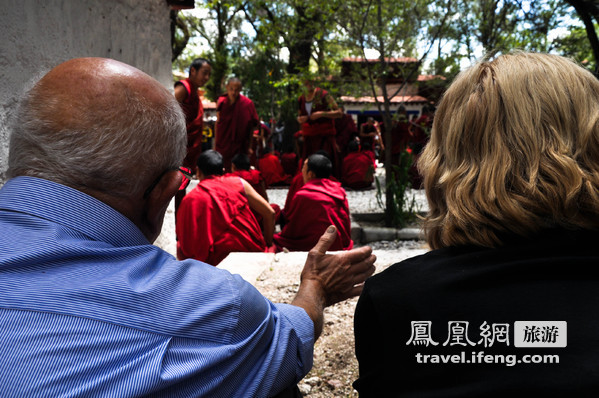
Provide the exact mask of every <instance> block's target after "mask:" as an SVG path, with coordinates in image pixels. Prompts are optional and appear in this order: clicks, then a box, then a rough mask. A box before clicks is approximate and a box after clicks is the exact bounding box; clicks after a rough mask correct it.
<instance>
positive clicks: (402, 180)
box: [375, 151, 416, 228]
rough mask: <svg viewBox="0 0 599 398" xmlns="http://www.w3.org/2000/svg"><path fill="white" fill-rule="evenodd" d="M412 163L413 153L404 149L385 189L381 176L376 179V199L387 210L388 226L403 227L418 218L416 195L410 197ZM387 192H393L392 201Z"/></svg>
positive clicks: (393, 166) (393, 167)
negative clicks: (388, 198) (389, 199)
mask: <svg viewBox="0 0 599 398" xmlns="http://www.w3.org/2000/svg"><path fill="white" fill-rule="evenodd" d="M411 165H412V154H411V153H410V152H409V151H404V152H402V153H401V155H400V157H399V164H398V165H396V164H394V165H392V166H391V167H392V169H393V171H392V172H391V178H390V179H388V180H387V181H386V182H385V188H384V189H383V187H382V185H381V182H380V181H379V178H378V177H377V178H376V179H375V184H376V200H377V203H378V205H379V206H380V207H381V208H382V209H384V210H385V214H386V221H387V224H388V226H397V227H400V228H403V227H405V226H407V225H408V224H410V223H412V222H414V221H415V220H416V198H415V197H414V195H412V197H411V198H408V191H409V189H410V188H411V187H412V184H411V183H410V177H409V171H410V167H411ZM385 192H390V193H391V203H389V202H387V195H385ZM386 202H387V203H386Z"/></svg>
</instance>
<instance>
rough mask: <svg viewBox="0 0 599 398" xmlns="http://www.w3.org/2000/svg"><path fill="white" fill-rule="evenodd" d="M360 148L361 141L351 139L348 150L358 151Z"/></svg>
mask: <svg viewBox="0 0 599 398" xmlns="http://www.w3.org/2000/svg"><path fill="white" fill-rule="evenodd" d="M359 150H360V142H359V141H356V140H351V141H350V142H349V143H348V144H347V151H348V152H358V151H359Z"/></svg>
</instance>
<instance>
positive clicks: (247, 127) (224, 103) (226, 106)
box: [214, 77, 259, 172]
mask: <svg viewBox="0 0 599 398" xmlns="http://www.w3.org/2000/svg"><path fill="white" fill-rule="evenodd" d="M226 87H227V93H226V94H224V95H221V96H220V97H219V98H218V101H217V103H216V125H215V132H214V137H215V143H214V149H215V150H216V151H217V152H219V153H220V154H222V156H223V162H224V165H225V170H226V171H227V172H230V171H231V159H232V158H233V156H235V155H236V154H238V153H247V154H250V144H251V142H252V139H253V134H254V133H253V132H254V129H255V128H256V126H258V123H259V118H258V113H256V108H255V107H254V103H253V102H252V100H251V99H249V98H248V97H246V96H244V95H242V94H241V88H242V84H241V80H239V78H237V77H232V78H230V79H229V80H228V81H227V86H226Z"/></svg>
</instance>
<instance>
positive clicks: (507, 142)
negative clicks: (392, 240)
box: [354, 53, 599, 397]
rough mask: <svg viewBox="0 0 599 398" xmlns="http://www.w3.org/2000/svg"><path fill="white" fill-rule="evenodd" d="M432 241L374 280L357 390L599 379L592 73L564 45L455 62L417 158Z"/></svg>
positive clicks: (438, 390)
mask: <svg viewBox="0 0 599 398" xmlns="http://www.w3.org/2000/svg"><path fill="white" fill-rule="evenodd" d="M419 168H420V170H421V172H422V174H423V176H424V187H425V189H426V193H427V197H428V201H429V205H430V212H429V214H428V215H427V217H426V220H425V222H424V228H425V232H426V238H427V241H428V244H429V245H430V247H431V249H433V250H432V251H431V252H429V253H427V254H425V255H423V256H419V257H415V258H412V259H408V260H406V261H403V262H401V263H398V264H395V265H393V266H391V267H390V268H389V269H387V270H386V271H384V272H382V273H380V274H379V275H376V276H374V277H372V278H370V279H369V280H368V281H367V282H366V285H365V288H364V291H363V293H362V295H361V297H360V300H359V302H358V306H357V309H356V317H355V335H356V355H357V358H358V361H359V365H360V375H359V379H358V380H357V381H356V382H355V383H354V386H355V388H356V389H357V390H358V391H359V392H360V397H372V396H376V397H395V396H402V397H404V396H418V397H424V396H426V397H479V396H485V397H488V396H501V397H505V396H508V395H510V394H512V395H514V394H517V395H521V394H530V396H577V397H580V396H589V395H592V394H596V393H597V391H599V368H598V367H597V362H599V349H598V345H599V317H597V308H599V277H598V276H597V275H598V272H597V266H598V265H599V244H598V242H599V231H598V228H599V81H598V80H597V79H596V78H595V77H594V76H593V75H592V74H591V73H589V72H588V71H586V70H585V69H583V68H581V67H579V66H578V65H576V64H575V63H574V62H571V61H569V60H567V59H565V58H562V57H559V56H554V55H545V54H530V53H514V54H507V55H502V56H499V57H498V58H496V59H494V60H492V61H486V62H481V63H479V64H477V65H475V66H473V67H472V68H470V69H468V70H466V71H464V72H462V73H461V74H460V75H459V76H458V77H457V78H456V80H455V82H454V83H453V84H452V85H451V87H450V88H449V89H448V91H447V93H446V94H445V96H444V98H443V100H442V101H441V103H440V106H439V108H438V110H437V112H436V114H435V120H434V124H433V128H432V133H431V139H430V142H429V144H428V145H427V147H426V148H425V150H424V153H423V155H422V157H421V159H420V161H419Z"/></svg>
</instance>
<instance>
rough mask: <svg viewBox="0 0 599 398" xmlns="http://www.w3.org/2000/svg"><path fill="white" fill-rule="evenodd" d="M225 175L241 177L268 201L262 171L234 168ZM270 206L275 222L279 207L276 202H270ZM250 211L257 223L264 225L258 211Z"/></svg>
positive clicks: (278, 215)
mask: <svg viewBox="0 0 599 398" xmlns="http://www.w3.org/2000/svg"><path fill="white" fill-rule="evenodd" d="M227 176H233V177H241V178H243V179H244V180H246V181H247V182H249V184H250V185H251V186H252V188H254V190H255V191H256V192H258V194H259V195H260V196H262V197H263V198H264V200H266V201H267V202H268V193H267V192H266V184H265V182H264V178H262V173H260V172H259V171H258V170H254V169H251V170H235V171H232V172H230V173H229V174H227ZM270 207H272V209H273V210H274V211H275V222H277V221H278V220H279V217H280V216H281V208H280V207H279V205H278V204H276V203H270ZM252 213H254V216H256V220H257V221H258V223H259V224H260V225H261V226H262V227H264V226H263V225H262V216H261V215H260V213H258V212H257V211H254V210H252Z"/></svg>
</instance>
